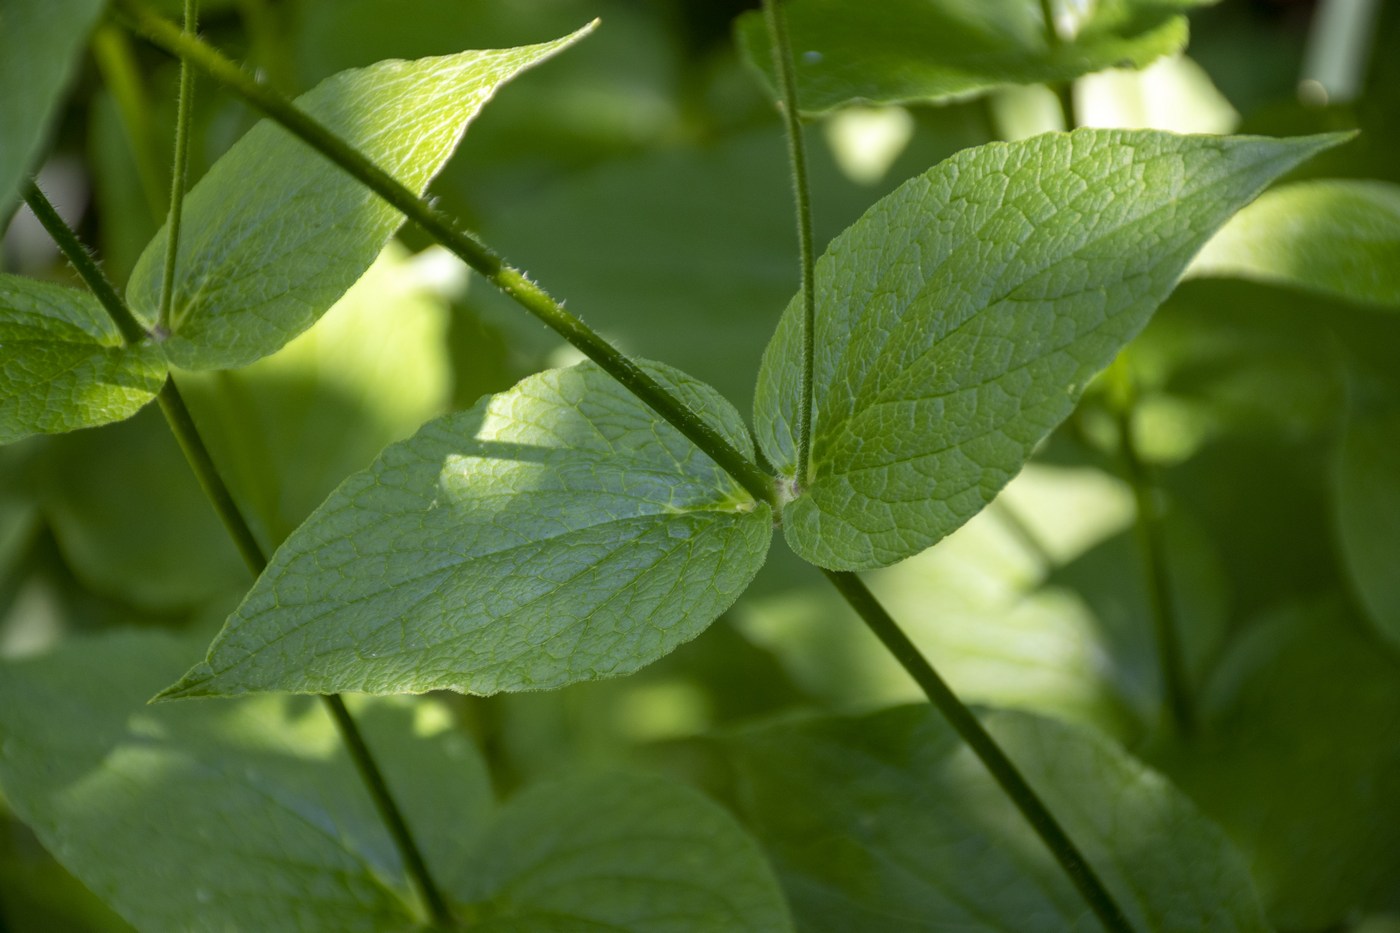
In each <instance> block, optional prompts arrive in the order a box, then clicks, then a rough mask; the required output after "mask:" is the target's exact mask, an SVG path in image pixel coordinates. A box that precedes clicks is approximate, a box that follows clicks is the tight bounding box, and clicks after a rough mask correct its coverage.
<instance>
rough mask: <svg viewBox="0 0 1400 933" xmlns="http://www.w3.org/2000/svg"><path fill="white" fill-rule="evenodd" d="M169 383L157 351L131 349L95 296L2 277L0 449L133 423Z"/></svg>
mask: <svg viewBox="0 0 1400 933" xmlns="http://www.w3.org/2000/svg"><path fill="white" fill-rule="evenodd" d="M164 381H165V363H164V361H162V360H161V357H160V351H159V350H156V349H155V348H154V347H150V346H141V347H132V348H128V347H126V346H125V345H124V343H123V341H122V336H121V334H120V333H119V332H118V331H117V327H116V325H115V324H113V323H112V320H111V318H109V317H108V316H107V312H106V311H104V310H103V309H102V306H101V305H99V304H98V303H97V299H96V298H94V297H92V296H91V295H89V294H87V293H86V292H80V291H77V290H75V289H71V288H65V287H63V286H61V285H50V284H48V283H45V282H37V281H35V280H33V279H27V278H21V277H20V276H15V275H0V444H7V443H9V442H11V441H16V440H19V439H20V438H22V437H27V436H29V435H30V434H57V433H61V432H64V431H73V430H76V429H78V428H88V427H94V426H96V425H99V424H106V423H108V422H110V421H120V420H122V419H123V418H128V417H130V416H131V415H134V414H135V413H136V412H137V411H138V410H139V409H140V408H141V406H142V405H145V404H146V403H147V402H149V401H150V400H151V399H153V398H155V395H156V393H157V392H159V391H160V387H161V383H163V382H164Z"/></svg>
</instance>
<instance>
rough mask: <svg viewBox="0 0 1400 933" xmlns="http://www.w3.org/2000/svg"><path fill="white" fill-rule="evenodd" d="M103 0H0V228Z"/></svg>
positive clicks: (39, 147)
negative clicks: (0, 1)
mask: <svg viewBox="0 0 1400 933" xmlns="http://www.w3.org/2000/svg"><path fill="white" fill-rule="evenodd" d="M104 5H105V4H104V3H103V0H6V3H5V5H4V7H3V8H0V100H3V101H4V102H5V106H4V107H0V226H3V225H4V223H5V221H6V220H7V219H8V218H9V216H10V208H11V207H13V206H14V203H15V201H16V200H17V199H18V191H19V188H20V183H21V182H22V181H23V180H24V177H25V175H26V174H28V173H29V172H31V171H33V170H35V169H36V168H37V167H38V166H37V165H36V164H35V163H36V162H37V161H38V159H39V156H40V155H41V150H42V148H43V145H44V139H45V137H46V135H47V133H48V129H49V125H50V123H52V121H53V116H54V111H55V109H56V108H57V105H58V102H59V99H60V96H61V95H62V93H63V89H64V87H65V85H67V84H68V79H69V76H70V75H71V74H72V71H73V66H74V65H75V64H76V61H77V58H78V54H79V53H80V52H81V51H82V49H83V46H84V45H85V44H86V43H87V37H88V32H89V31H90V30H91V29H92V25H93V23H95V22H96V21H97V17H98V14H100V13H101V12H102V8H103V6H104Z"/></svg>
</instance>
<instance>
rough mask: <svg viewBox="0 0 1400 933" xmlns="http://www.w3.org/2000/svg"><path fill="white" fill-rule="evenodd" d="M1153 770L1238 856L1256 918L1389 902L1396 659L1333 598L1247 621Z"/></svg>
mask: <svg viewBox="0 0 1400 933" xmlns="http://www.w3.org/2000/svg"><path fill="white" fill-rule="evenodd" d="M1199 711H1200V728H1199V730H1198V731H1199V735H1198V736H1197V737H1196V740H1195V741H1194V742H1192V743H1189V744H1181V745H1179V746H1177V747H1175V748H1171V749H1168V750H1167V751H1166V752H1165V753H1164V754H1163V755H1162V756H1161V760H1160V762H1159V766H1160V767H1161V768H1162V769H1163V770H1164V771H1165V772H1166V773H1167V774H1169V775H1170V776H1171V777H1172V779H1173V781H1175V782H1176V783H1177V785H1178V786H1180V787H1182V788H1183V789H1184V790H1185V791H1186V792H1187V793H1189V794H1190V795H1191V796H1192V797H1193V798H1194V799H1195V800H1196V801H1198V802H1199V803H1200V805H1201V807H1202V808H1203V809H1205V811H1206V812H1207V813H1209V814H1210V815H1211V816H1213V817H1214V818H1215V819H1217V820H1219V822H1220V824H1221V825H1222V826H1223V827H1224V828H1225V830H1226V832H1228V833H1229V834H1230V836H1231V837H1232V838H1233V839H1234V840H1235V842H1236V844H1237V845H1239V847H1240V849H1241V850H1243V852H1244V854H1245V856H1246V857H1247V858H1248V859H1249V862H1250V869H1251V871H1252V873H1253V875H1254V879H1255V883H1256V884H1257V885H1258V888H1259V893H1260V895H1261V897H1262V898H1263V900H1264V903H1265V906H1266V907H1267V908H1268V911H1269V919H1270V920H1271V921H1272V922H1273V924H1274V925H1275V926H1276V927H1278V928H1279V929H1282V930H1321V929H1327V928H1328V927H1332V926H1336V925H1342V924H1343V923H1344V922H1345V921H1346V919H1347V918H1348V917H1354V916H1356V915H1357V914H1358V913H1361V912H1363V911H1362V910H1361V908H1364V907H1366V906H1370V907H1374V908H1376V909H1383V908H1385V907H1391V908H1393V906H1394V905H1395V904H1396V903H1400V883H1397V879H1400V794H1396V792H1395V788H1397V787H1400V663H1397V662H1396V659H1395V657H1394V653H1393V652H1388V651H1386V650H1385V649H1384V647H1383V646H1382V645H1381V644H1379V643H1378V642H1377V641H1376V639H1375V638H1374V637H1373V636H1372V635H1371V634H1370V632H1368V631H1366V629H1365V627H1364V625H1363V624H1362V623H1361V620H1359V619H1357V618H1356V617H1355V616H1354V615H1353V614H1352V613H1350V612H1349V611H1347V610H1346V609H1344V608H1342V607H1341V606H1339V605H1333V604H1327V603H1322V604H1312V605H1300V606H1294V607H1290V608H1288V609H1286V610H1283V611H1277V612H1274V613H1272V614H1271V615H1267V616H1264V617H1261V618H1258V619H1256V620H1253V621H1252V622H1251V624H1250V627H1249V628H1248V629H1247V631H1246V634H1245V635H1244V637H1243V638H1241V639H1239V640H1238V641H1237V642H1236V644H1235V645H1234V647H1233V648H1232V649H1231V651H1230V652H1229V653H1228V654H1227V655H1226V657H1225V658H1224V659H1223V661H1222V662H1221V664H1220V665H1219V667H1218V669H1217V670H1216V672H1215V676H1214V677H1213V678H1212V679H1211V682H1210V684H1209V685H1208V686H1207V688H1206V689H1205V691H1204V692H1203V693H1202V696H1201V702H1200V705H1199Z"/></svg>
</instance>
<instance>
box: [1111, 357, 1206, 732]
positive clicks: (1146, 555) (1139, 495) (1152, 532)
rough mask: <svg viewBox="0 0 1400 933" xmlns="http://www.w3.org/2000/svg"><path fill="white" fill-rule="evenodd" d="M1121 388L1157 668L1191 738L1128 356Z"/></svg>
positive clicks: (1120, 367)
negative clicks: (1139, 443) (1135, 423)
mask: <svg viewBox="0 0 1400 933" xmlns="http://www.w3.org/2000/svg"><path fill="white" fill-rule="evenodd" d="M1112 375H1113V377H1114V378H1115V380H1116V383H1117V385H1116V386H1115V388H1116V389H1117V392H1116V393H1115V394H1116V395H1117V396H1118V398H1117V399H1116V400H1115V404H1114V408H1115V414H1116V415H1117V421H1118V448H1119V455H1120V456H1121V458H1122V460H1123V472H1124V474H1125V475H1126V477H1127V480H1128V485H1130V486H1131V487H1132V489H1133V501H1134V503H1135V505H1136V508H1137V522H1136V523H1135V525H1134V529H1133V530H1134V533H1135V536H1136V537H1137V542H1138V553H1139V554H1140V555H1141V557H1142V568H1143V576H1144V577H1145V578H1146V581H1147V601H1148V605H1149V607H1150V609H1151V612H1152V631H1153V635H1154V637H1155V639H1156V643H1157V665H1158V667H1159V668H1160V670H1161V674H1162V690H1163V692H1164V693H1165V694H1166V707H1167V715H1168V716H1169V718H1170V720H1171V722H1172V724H1173V725H1174V726H1175V727H1176V729H1177V730H1178V731H1179V732H1181V733H1183V734H1187V733H1190V732H1191V731H1192V729H1193V728H1194V726H1195V710H1194V709H1193V707H1192V702H1191V691H1190V688H1189V687H1188V686H1187V676H1186V663H1185V652H1184V651H1183V650H1182V646H1181V632H1180V630H1179V628H1178V626H1177V624H1176V616H1177V612H1176V597H1175V595H1174V593H1173V590H1172V585H1171V572H1170V570H1169V569H1168V566H1167V544H1166V536H1165V534H1164V532H1163V525H1162V515H1161V512H1160V510H1159V509H1158V507H1157V495H1156V483H1155V482H1154V481H1153V477H1152V470H1151V468H1150V467H1149V466H1148V465H1147V464H1146V463H1144V462H1143V460H1142V456H1141V454H1140V453H1139V452H1138V448H1137V439H1136V438H1135V437H1134V434H1133V410H1134V408H1135V407H1136V393H1135V389H1134V386H1133V383H1132V374H1131V373H1130V372H1129V371H1128V368H1127V361H1126V360H1125V359H1123V358H1121V357H1120V358H1119V360H1118V361H1117V362H1116V363H1115V364H1114V369H1113V372H1112Z"/></svg>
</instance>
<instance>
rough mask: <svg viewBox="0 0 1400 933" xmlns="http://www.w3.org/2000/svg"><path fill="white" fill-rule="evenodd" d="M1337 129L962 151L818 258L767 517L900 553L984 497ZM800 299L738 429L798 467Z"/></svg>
mask: <svg viewBox="0 0 1400 933" xmlns="http://www.w3.org/2000/svg"><path fill="white" fill-rule="evenodd" d="M1340 139H1341V137H1338V136H1317V137H1306V138H1300V139H1295V140H1274V139H1265V138H1260V137H1205V136H1175V135H1172V134H1168V133H1161V132H1155V131H1121V130H1077V131H1075V132H1074V133H1070V134H1050V135H1045V136H1039V137H1035V138H1033V139H1029V140H1026V141H1024V142H1019V143H993V144H990V145H986V146H981V147H978V148H976V149H971V150H965V151H963V152H961V153H959V154H958V155H956V156H954V157H953V158H951V159H948V160H947V161H945V162H943V163H941V164H939V165H937V166H935V167H934V168H932V169H930V170H929V171H928V172H926V173H925V174H923V175H921V176H919V177H917V178H914V179H912V180H910V181H909V182H906V183H905V184H904V185H903V186H902V187H900V188H899V189H898V190H896V191H895V192H894V193H893V194H891V195H889V196H888V197H886V198H884V199H882V200H881V201H880V202H878V203H877V204H876V205H875V206H874V207H872V208H871V209H870V210H869V211H868V212H867V213H866V214H865V215H864V216H863V217H862V218H861V219H860V220H858V221H856V223H855V224H853V225H852V226H851V227H850V228H849V229H847V230H846V232H845V233H843V234H841V236H839V237H837V239H836V240H835V241H833V243H832V244H831V246H830V247H829V248H828V249H827V251H826V253H825V255H823V256H822V257H821V259H820V260H819V261H818V263H817V269H816V286H815V287H816V295H817V332H816V335H815V345H816V363H815V373H814V376H813V386H814V399H813V424H812V445H811V450H812V463H811V466H810V469H809V471H808V473H807V475H806V476H805V477H802V478H799V479H797V480H796V486H797V492H798V494H797V495H796V497H795V498H794V499H793V500H792V501H790V502H789V503H788V504H787V505H786V506H785V507H784V510H783V523H784V532H785V534H786V535H787V539H788V542H789V543H790V544H791V545H792V547H793V549H794V550H796V551H797V552H798V553H799V554H800V555H802V556H803V557H804V558H806V559H807V560H809V561H811V562H813V563H816V564H818V565H820V566H823V567H831V568H837V569H847V570H859V569H868V568H872V567H879V566H885V565H888V564H891V563H894V562H896V561H898V560H901V559H903V558H905V557H909V556H911V555H912V554H915V553H917V552H919V551H920V550H923V549H924V548H925V547H928V546H929V545H931V544H933V543H934V542H936V541H938V540H939V539H940V538H942V537H943V536H944V535H946V534H948V533H949V532H951V531H952V530H953V529H955V528H957V527H958V526H959V525H961V524H962V523H963V522H965V521H966V520H967V519H968V518H970V517H971V516H972V515H974V514H976V512H977V511H978V510H980V509H981V508H982V507H983V506H984V505H986V503H987V502H989V501H990V500H991V499H992V498H993V497H994V496H995V494H996V492H997V490H999V489H1000V488H1001V487H1002V486H1004V485H1005V484H1006V482H1007V481H1008V480H1009V479H1010V478H1011V477H1012V476H1014V475H1015V474H1016V472H1017V471H1018V470H1019V469H1020V468H1021V466H1022V465H1023V464H1024V463H1025V462H1026V460H1027V459H1028V458H1029V457H1030V454H1031V452H1032V451H1033V450H1034V448H1035V446H1036V445H1037V444H1038V443H1039V442H1040V441H1041V440H1042V439H1043V438H1044V437H1045V436H1046V435H1047V434H1048V433H1049V432H1050V431H1051V430H1052V429H1053V428H1054V427H1055V426H1056V425H1057V424H1059V422H1060V421H1062V420H1063V419H1064V418H1065V417H1066V416H1067V415H1068V414H1069V413H1070V411H1072V410H1073V408H1074V405H1075V403H1076V402H1077V400H1078V398H1079V395H1080V394H1081V393H1082V391H1083V389H1084V386H1085V384H1086V383H1087V382H1088V381H1089V379H1090V378H1092V377H1093V376H1094V375H1095V374H1096V373H1097V372H1098V371H1099V370H1101V369H1102V368H1104V367H1105V366H1107V365H1108V363H1109V362H1110V361H1111V360H1112V359H1113V357H1114V355H1115V354H1116V353H1117V352H1118V350H1119V349H1120V348H1121V347H1122V346H1123V345H1124V344H1125V343H1126V342H1127V341H1128V340H1129V339H1131V338H1132V337H1133V336H1134V335H1135V334H1136V333H1137V332H1138V330H1140V329H1141V328H1142V326H1143V325H1144V324H1145V323H1146V322H1147V319H1148V317H1149V316H1150V315H1151V313H1152V311H1153V310H1154V309H1155V308H1156V307H1157V305H1158V304H1160V303H1161V302H1162V301H1163V300H1164V299H1165V298H1166V297H1167V295H1168V294H1169V293H1170V292H1171V290H1172V287H1173V286H1174V285H1175V283H1176V280H1177V277H1178V276H1179V275H1180V274H1181V270H1182V269H1183V268H1185V266H1186V264H1187V262H1188V261H1189V260H1190V258H1191V256H1192V255H1193V254H1194V253H1195V252H1196V250H1198V249H1199V248H1200V247H1201V245H1202V244H1203V243H1204V242H1205V241H1206V239H1208V238H1209V236H1210V235H1211V233H1212V232H1214V230H1215V229H1216V228H1218V227H1219V226H1220V225H1221V224H1223V223H1224V222H1225V221H1226V220H1227V219H1228V218H1229V217H1230V215H1231V214H1232V213H1233V212H1234V211H1235V210H1236V209H1238V208H1239V207H1240V206H1242V205H1243V204H1245V203H1248V201H1249V200H1250V199H1251V198H1253V197H1254V196H1255V195H1256V194H1258V192H1259V190H1260V189H1261V188H1262V187H1263V186H1264V185H1266V184H1267V183H1268V182H1269V181H1270V180H1272V179H1273V178H1274V177H1276V176H1278V175H1279V174H1282V173H1283V172H1285V171H1287V170H1288V169H1290V168H1292V167H1293V166H1295V165H1297V164H1298V163H1299V162H1301V161H1302V160H1304V159H1305V158H1307V157H1308V156H1310V155H1312V154H1313V153H1316V152H1317V151H1319V150H1321V149H1324V148H1327V147H1328V146H1331V145H1335V144H1336V143H1337V142H1338V141H1340ZM801 320H802V318H801V308H800V303H799V302H798V301H797V300H796V299H794V300H793V302H792V303H791V304H790V305H789V306H788V309H787V311H786V312H785V313H784V315H783V319H782V321H781V322H780V323H779V325H778V330H777V333H776V334H775V335H774V338H773V340H772V342H771V343H770V344H769V346H768V349H767V350H766V351H765V353H764V358H763V365H762V368H761V369H760V373H759V383H758V392H757V401H756V403H755V420H756V428H757V433H758V438H759V443H760V444H761V445H762V447H763V449H764V452H765V453H766V454H767V456H768V458H769V460H770V461H772V462H773V463H774V464H775V465H776V466H777V468H778V470H779V472H780V473H781V474H783V475H785V476H787V477H790V478H792V477H795V474H796V471H797V465H796V462H795V461H796V453H795V451H796V448H797V442H796V438H795V437H794V431H795V429H796V424H797V408H798V401H799V396H800V388H799V387H800V380H801V327H802V324H801Z"/></svg>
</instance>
